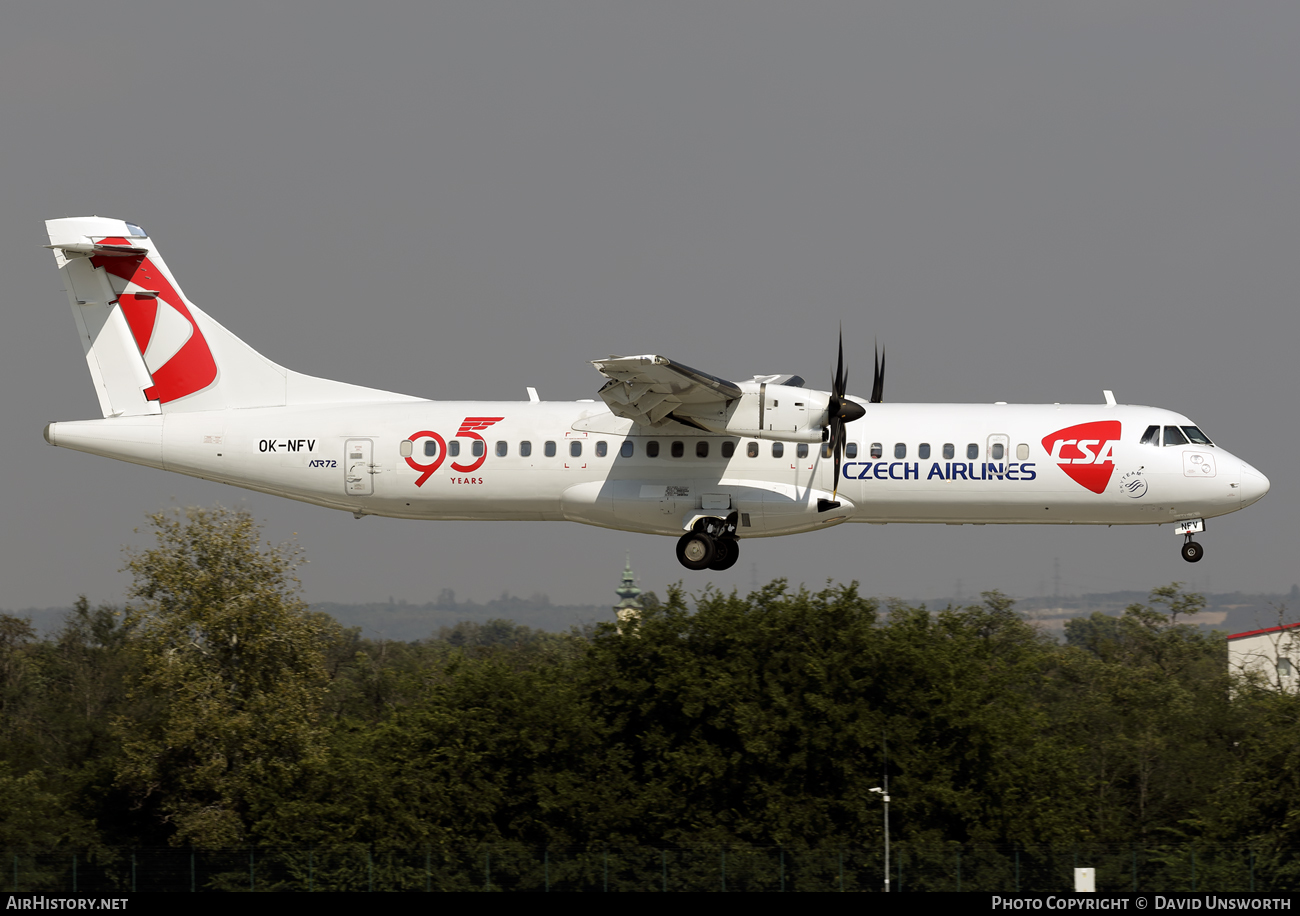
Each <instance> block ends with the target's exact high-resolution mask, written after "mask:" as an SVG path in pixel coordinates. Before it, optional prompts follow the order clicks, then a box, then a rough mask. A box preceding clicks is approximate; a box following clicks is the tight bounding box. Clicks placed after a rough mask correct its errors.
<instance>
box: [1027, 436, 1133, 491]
mask: <svg viewBox="0 0 1300 916" xmlns="http://www.w3.org/2000/svg"><path fill="white" fill-rule="evenodd" d="M1119 430H1120V426H1119V420H1098V421H1096V422H1095V423H1080V424H1079V425H1078V426H1071V427H1068V428H1067V429H1058V430H1057V431H1056V432H1054V433H1049V434H1048V435H1046V436H1044V437H1043V448H1045V449H1047V454H1048V455H1050V456H1051V457H1052V460H1053V461H1055V462H1056V466H1057V467H1059V468H1060V469H1061V470H1062V471H1065V473H1067V474H1069V475H1070V478H1071V479H1072V480H1073V481H1074V482H1075V483H1077V484H1079V485H1080V486H1082V487H1087V488H1088V489H1089V490H1091V491H1092V492H1094V493H1102V492H1104V491H1105V489H1106V484H1108V483H1110V475H1111V474H1113V473H1114V472H1115V446H1116V445H1118V444H1119V435H1120V433H1119Z"/></svg>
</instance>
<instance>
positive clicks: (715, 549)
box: [677, 512, 740, 570]
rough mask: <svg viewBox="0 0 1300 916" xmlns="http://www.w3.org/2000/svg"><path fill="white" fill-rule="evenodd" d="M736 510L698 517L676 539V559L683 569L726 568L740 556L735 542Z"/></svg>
mask: <svg viewBox="0 0 1300 916" xmlns="http://www.w3.org/2000/svg"><path fill="white" fill-rule="evenodd" d="M738 520H739V513H736V512H732V513H731V514H730V515H728V516H727V517H726V518H702V519H699V520H698V521H697V522H696V523H695V525H694V526H693V527H692V528H691V530H690V531H688V532H686V533H685V534H683V535H682V536H681V539H680V540H678V541H677V561H678V562H679V563H681V564H682V565H683V566H685V567H686V568H687V569H719V570H721V569H730V568H731V567H733V566H735V565H736V561H737V560H738V559H740V544H739V543H738V542H737V541H736V522H737V521H738Z"/></svg>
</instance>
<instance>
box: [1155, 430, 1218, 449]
mask: <svg viewBox="0 0 1300 916" xmlns="http://www.w3.org/2000/svg"><path fill="white" fill-rule="evenodd" d="M1160 443H1161V440H1160V427H1159V426H1148V427H1147V431H1146V432H1144V433H1143V434H1142V444H1143V445H1160ZM1188 443H1190V444H1192V445H1214V443H1213V442H1211V441H1210V440H1209V437H1208V436H1206V435H1205V433H1203V432H1201V431H1200V430H1199V429H1197V428H1196V427H1195V426H1166V427H1165V436H1164V444H1165V445H1187V444H1188Z"/></svg>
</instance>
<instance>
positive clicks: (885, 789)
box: [871, 772, 889, 894]
mask: <svg viewBox="0 0 1300 916" xmlns="http://www.w3.org/2000/svg"><path fill="white" fill-rule="evenodd" d="M884 781H885V785H884V787H883V788H881V787H877V788H875V789H872V790H871V791H872V792H877V793H879V794H880V796H881V798H883V799H884V800H885V893H886V894H888V893H889V773H888V772H886V773H885V780H884Z"/></svg>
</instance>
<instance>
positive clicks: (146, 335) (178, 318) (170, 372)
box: [90, 238, 217, 404]
mask: <svg viewBox="0 0 1300 916" xmlns="http://www.w3.org/2000/svg"><path fill="white" fill-rule="evenodd" d="M101 244H108V245H122V246H130V244H131V243H130V242H128V241H127V240H126V239H123V238H106V239H103V240H102V242H101ZM90 263H91V264H93V265H94V266H95V267H102V268H104V270H105V271H106V272H107V273H110V274H113V275H114V276H116V277H120V278H121V279H123V280H126V281H127V282H129V283H134V284H135V285H136V286H139V287H140V288H141V291H140V292H136V293H123V294H122V295H121V296H120V297H119V298H118V305H119V307H120V308H121V309H122V314H123V316H125V318H126V323H127V326H128V327H130V328H131V335H132V336H133V337H134V338H135V345H136V346H137V347H139V349H140V355H141V356H142V357H143V358H144V362H145V368H146V369H148V371H149V376H150V378H152V379H153V385H151V386H150V387H148V388H146V389H145V390H144V397H145V400H147V401H158V402H160V403H162V404H166V403H167V402H169V401H174V400H176V399H177V398H183V397H185V396H186V395H187V394H194V393H195V392H196V391H202V390H203V389H204V388H207V387H208V386H209V385H211V384H212V383H213V382H214V381H216V378H217V363H216V361H215V360H214V359H213V358H212V351H211V350H209V349H208V342H207V341H206V340H204V338H203V332H202V331H200V330H199V326H198V325H197V324H195V323H194V316H193V315H191V314H190V310H189V309H188V308H186V307H185V301H184V300H183V299H182V298H181V296H180V293H178V292H177V291H176V289H175V288H174V287H173V286H172V285H171V283H169V282H168V281H167V278H166V277H164V276H163V273H162V271H161V270H159V269H158V268H157V267H156V266H155V265H154V264H153V262H151V261H150V260H149V259H148V258H147V257H145V256H144V255H135V256H129V257H119V256H111V255H110V256H99V257H94V258H91V260H90ZM146 290H147V291H148V292H145V291H146Z"/></svg>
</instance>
